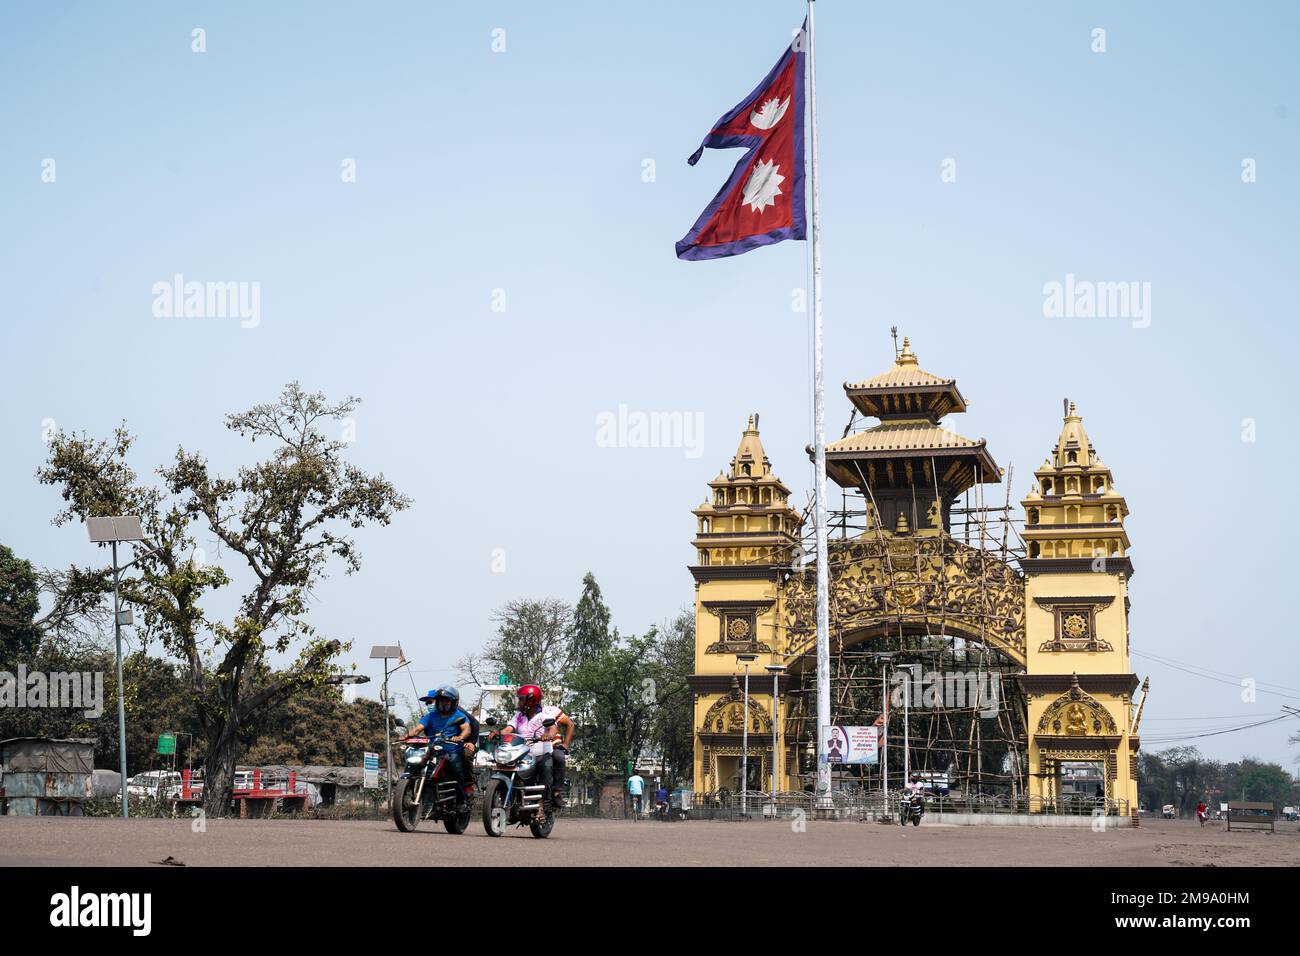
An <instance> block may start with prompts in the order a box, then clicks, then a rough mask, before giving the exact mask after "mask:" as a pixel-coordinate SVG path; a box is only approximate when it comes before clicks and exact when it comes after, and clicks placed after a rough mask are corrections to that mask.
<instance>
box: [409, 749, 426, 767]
mask: <svg viewBox="0 0 1300 956" xmlns="http://www.w3.org/2000/svg"><path fill="white" fill-rule="evenodd" d="M422 760H424V748H423V747H412V748H411V749H410V750H408V751H407V752H406V762H407V763H420V762H421V761H422Z"/></svg>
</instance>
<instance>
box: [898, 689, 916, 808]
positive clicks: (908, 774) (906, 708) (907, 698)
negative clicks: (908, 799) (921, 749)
mask: <svg viewBox="0 0 1300 956" xmlns="http://www.w3.org/2000/svg"><path fill="white" fill-rule="evenodd" d="M898 670H900V671H907V673H908V679H907V682H906V683H905V684H903V786H907V784H908V782H909V781H910V780H911V778H912V760H911V757H912V747H911V733H910V731H909V729H908V726H907V718H908V714H909V712H910V707H911V703H912V680H913V678H915V677H916V665H915V664H899V665H898Z"/></svg>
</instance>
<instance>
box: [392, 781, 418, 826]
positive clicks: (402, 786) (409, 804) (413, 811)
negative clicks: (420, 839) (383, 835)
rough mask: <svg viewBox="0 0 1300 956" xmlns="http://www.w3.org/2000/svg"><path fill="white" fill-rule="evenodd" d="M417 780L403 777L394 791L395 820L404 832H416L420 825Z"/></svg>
mask: <svg viewBox="0 0 1300 956" xmlns="http://www.w3.org/2000/svg"><path fill="white" fill-rule="evenodd" d="M415 784H416V781H415V780H413V779H412V778H410V777H403V778H402V779H401V780H399V781H397V789H396V790H394V791H393V822H394V823H396V824H397V829H399V830H401V831H402V832H403V833H414V832H415V828H416V827H418V826H419V825H420V807H419V806H417V805H416V803H415Z"/></svg>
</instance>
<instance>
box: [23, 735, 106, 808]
mask: <svg viewBox="0 0 1300 956" xmlns="http://www.w3.org/2000/svg"><path fill="white" fill-rule="evenodd" d="M94 771H95V742H94V741H93V740H88V739H84V738H73V739H68V740H55V739H52V738H49V737H11V738H9V739H8V740H0V808H2V809H3V812H5V813H7V814H9V815H11V816H16V817H79V816H81V815H82V813H83V809H82V807H83V804H84V803H85V802H86V801H87V800H89V799H90V797H91V780H92V777H93V775H94Z"/></svg>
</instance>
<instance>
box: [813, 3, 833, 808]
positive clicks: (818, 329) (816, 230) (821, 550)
mask: <svg viewBox="0 0 1300 956" xmlns="http://www.w3.org/2000/svg"><path fill="white" fill-rule="evenodd" d="M813 49H814V40H813V0H808V119H809V123H810V125H811V127H812V129H811V132H812V143H811V147H812V148H811V151H810V153H809V160H810V168H811V178H812V249H813V269H812V271H813V459H814V467H815V468H816V471H817V474H816V478H815V481H816V502H815V505H816V506H815V508H814V510H813V520H814V527H815V532H816V538H817V803H818V805H819V806H828V805H829V804H830V793H831V765H830V764H829V763H827V762H826V734H827V731H828V730H829V728H830V722H831V641H830V630H831V628H830V614H829V610H828V607H827V605H828V603H829V596H828V590H829V588H828V585H827V575H828V573H829V571H828V568H827V561H828V558H827V546H826V444H825V442H824V440H823V435H824V433H825V430H826V400H825V395H824V392H825V373H824V371H823V369H822V252H821V212H820V202H819V200H820V196H819V183H818V181H817V65H816V61H815V60H814V57H813Z"/></svg>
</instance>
